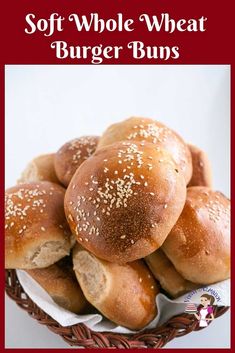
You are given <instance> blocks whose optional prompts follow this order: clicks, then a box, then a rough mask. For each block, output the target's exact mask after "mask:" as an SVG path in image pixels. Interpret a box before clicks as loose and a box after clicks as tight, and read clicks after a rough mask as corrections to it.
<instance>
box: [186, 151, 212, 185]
mask: <svg viewBox="0 0 235 353" xmlns="http://www.w3.org/2000/svg"><path fill="white" fill-rule="evenodd" d="M188 147H189V149H190V152H191V156H192V163H193V174H192V178H191V180H190V182H189V184H188V186H207V187H209V188H211V187H212V170H211V165H210V161H209V159H208V157H207V155H206V153H205V152H204V151H202V150H201V149H200V148H198V147H196V146H193V145H188Z"/></svg>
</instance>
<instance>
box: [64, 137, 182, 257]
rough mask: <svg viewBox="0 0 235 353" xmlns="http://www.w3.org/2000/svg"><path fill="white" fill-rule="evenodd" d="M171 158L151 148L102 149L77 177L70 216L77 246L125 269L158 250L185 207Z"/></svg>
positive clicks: (68, 200)
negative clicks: (120, 264)
mask: <svg viewBox="0 0 235 353" xmlns="http://www.w3.org/2000/svg"><path fill="white" fill-rule="evenodd" d="M185 197H186V185H185V180H184V177H183V175H182V174H181V173H180V172H179V170H178V169H177V167H176V165H175V162H174V161H173V159H172V158H171V156H170V155H169V154H168V153H167V152H166V151H165V150H161V149H160V148H157V147H155V146H154V145H153V144H150V143H139V142H136V143H131V142H117V143H115V144H113V145H111V146H107V147H104V148H102V149H99V150H98V151H97V152H96V153H95V154H93V156H91V157H90V158H89V159H88V160H87V161H85V162H84V163H83V164H82V165H81V166H80V168H79V169H78V170H77V172H76V173H75V175H74V177H73V179H72V180H71V183H70V184H69V187H68V189H67V191H66V195H65V213H66V217H67V220H68V222H69V225H70V228H71V230H72V232H73V233H74V235H76V237H77V241H78V242H79V243H80V244H81V245H82V246H83V247H85V248H86V249H87V250H89V251H91V252H92V253H93V254H94V255H96V256H98V257H100V258H102V259H104V260H107V261H111V262H117V263H126V262H131V261H134V260H137V259H140V258H143V257H145V256H147V255H148V254H150V253H151V252H153V251H155V250H156V249H157V248H159V247H160V246H161V245H162V243H163V241H164V240H165V238H166V237H167V235H168V234H169V232H170V230H171V228H172V227H173V226H174V224H175V222H176V221H177V219H178V217H179V215H180V213H181V211H182V209H183V207H184V203H185Z"/></svg>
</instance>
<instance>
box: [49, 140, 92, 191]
mask: <svg viewBox="0 0 235 353" xmlns="http://www.w3.org/2000/svg"><path fill="white" fill-rule="evenodd" d="M98 141H99V137H98V136H83V137H80V138H77V139H74V140H72V141H69V142H67V143H65V144H64V145H63V146H62V147H61V148H60V149H59V151H58V152H57V153H56V155H55V161H54V163H55V170H56V174H57V176H58V178H59V180H60V181H61V183H62V184H63V185H64V186H66V187H67V186H68V185H69V183H70V180H71V179H72V177H73V175H74V173H75V172H76V170H77V168H78V167H79V166H80V165H81V164H82V163H83V162H84V161H85V160H86V159H87V158H89V157H90V156H91V155H92V154H93V153H94V152H95V150H96V147H97V144H98Z"/></svg>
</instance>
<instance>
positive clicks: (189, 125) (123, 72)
mask: <svg viewBox="0 0 235 353" xmlns="http://www.w3.org/2000/svg"><path fill="white" fill-rule="evenodd" d="M132 115H136V116H144V117H151V118H154V119H157V120H160V121H161V122H163V123H165V124H166V125H168V126H169V127H171V128H173V129H174V130H176V131H177V132H178V133H179V134H181V135H182V137H183V138H184V139H185V140H186V141H188V142H191V143H194V144H196V145H198V146H199V147H201V148H202V149H204V150H205V151H206V152H207V154H208V156H209V158H210V160H211V164H212V167H213V181H214V183H213V184H214V188H215V189H217V190H220V191H222V192H223V193H224V194H226V196H228V197H229V196H230V67H229V66H221V65H220V66H217V65H213V66H208V65H205V66H204V65H201V66H189V65H188V66H184V65H183V66H182V65H170V66H168V65H166V66H161V65H159V66H153V65H151V66H145V65H141V66H139V65H136V66H134V65H133V66H117V65H116V66H104V65H103V66H91V65H88V66H84V65H83V66H77V65H69V66H60V65H57V66H52V65H50V66H46V65H43V66H37V65H33V66H18V65H17V66H6V173H5V175H6V179H5V180H6V187H9V186H13V185H14V184H15V182H16V179H17V178H18V177H19V175H20V173H21V171H22V169H23V168H24V167H25V166H26V164H27V163H28V162H29V161H30V160H31V159H32V158H34V157H35V156H37V155H39V154H42V153H48V152H54V151H56V150H57V149H59V147H60V146H61V145H62V144H63V143H64V142H66V141H68V140H70V139H72V138H74V137H79V136H82V135H92V134H95V135H99V134H101V133H102V131H104V129H105V128H106V127H107V126H108V125H109V124H111V123H113V122H116V121H120V120H122V119H125V118H127V117H129V116H132ZM229 344H230V318H229V313H227V314H226V315H224V316H223V317H222V318H220V319H218V320H216V321H215V322H213V323H212V325H211V326H210V327H208V328H207V329H206V330H204V331H201V332H197V333H192V334H190V335H187V336H186V337H183V338H179V339H177V340H174V341H173V342H171V343H169V344H168V346H167V347H169V348H170V347H184V348H186V347H195V348H196V347H224V348H227V347H229ZM6 347H7V348H11V347H38V348H40V347H44V348H46V347H48V348H49V347H55V348H57V347H61V348H62V347H67V345H66V344H65V343H64V342H63V341H62V340H61V339H60V338H59V337H57V336H56V335H54V334H53V333H51V332H49V331H48V330H47V329H46V328H44V327H41V326H39V325H38V324H37V323H36V322H34V320H32V319H30V318H29V317H28V316H27V314H26V313H24V312H23V311H20V309H18V308H17V307H16V305H15V304H14V303H13V302H11V301H10V300H9V299H8V298H7V300H6Z"/></svg>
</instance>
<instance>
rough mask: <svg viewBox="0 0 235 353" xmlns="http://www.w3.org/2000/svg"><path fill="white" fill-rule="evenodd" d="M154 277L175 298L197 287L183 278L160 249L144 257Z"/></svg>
mask: <svg viewBox="0 0 235 353" xmlns="http://www.w3.org/2000/svg"><path fill="white" fill-rule="evenodd" d="M145 261H146V262H147V265H148V267H149V268H150V270H151V271H152V273H153V275H154V277H155V278H156V279H157V280H158V281H159V282H160V285H161V287H162V288H163V289H164V290H165V291H166V292H167V293H168V294H170V296H172V297H173V298H177V297H179V296H180V295H183V294H185V293H187V292H190V291H192V290H193V289H196V288H198V285H196V284H195V283H192V282H189V281H187V280H185V279H184V278H183V277H182V276H181V275H180V274H179V273H178V272H177V271H176V269H175V267H174V266H173V265H172V263H171V262H170V260H169V259H168V258H167V257H166V255H165V254H164V252H163V251H162V250H161V249H158V250H156V251H154V253H152V254H150V255H148V256H147V257H146V258H145Z"/></svg>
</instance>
